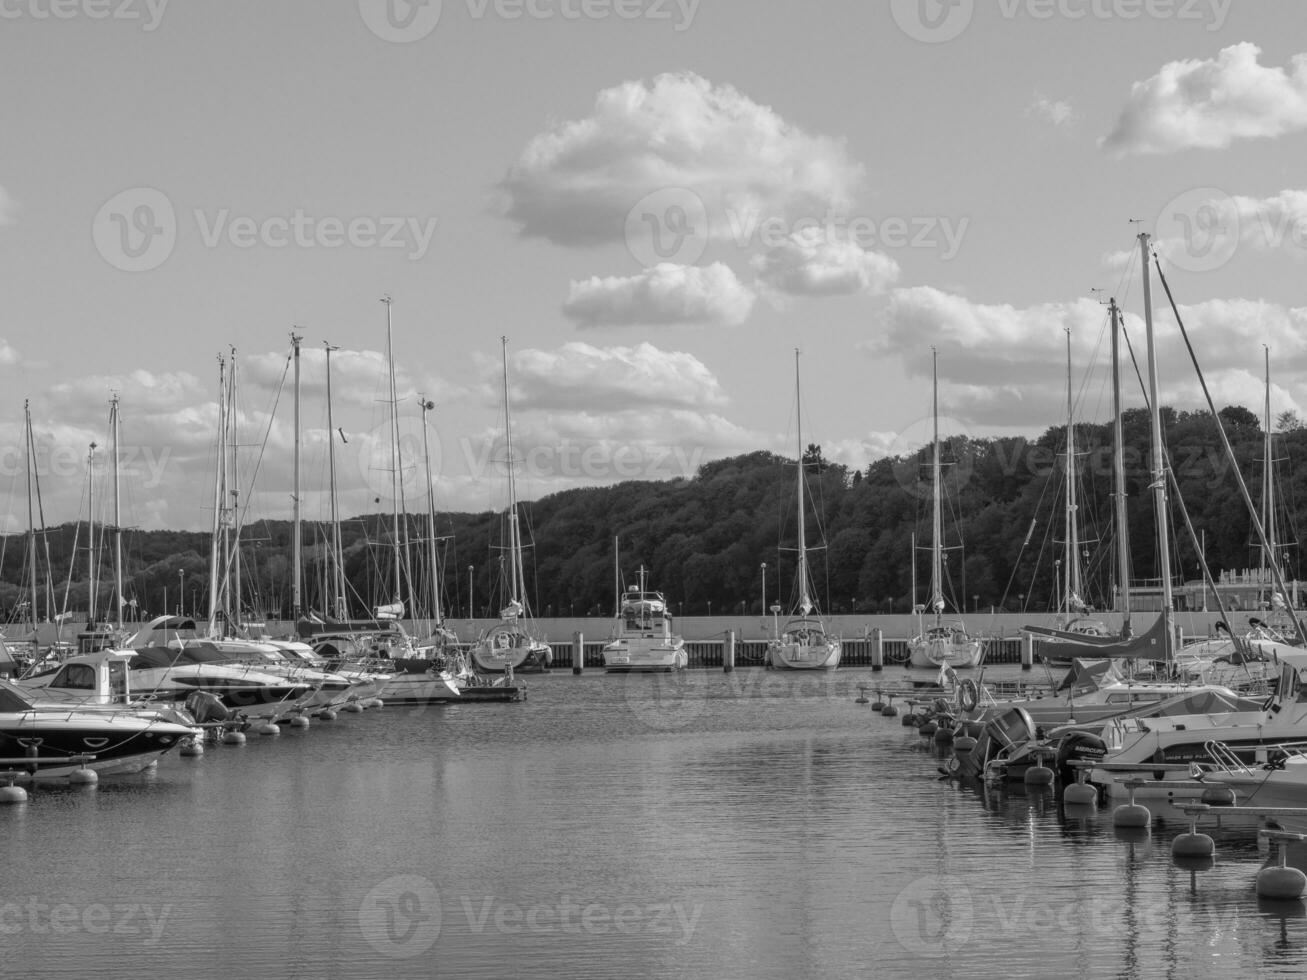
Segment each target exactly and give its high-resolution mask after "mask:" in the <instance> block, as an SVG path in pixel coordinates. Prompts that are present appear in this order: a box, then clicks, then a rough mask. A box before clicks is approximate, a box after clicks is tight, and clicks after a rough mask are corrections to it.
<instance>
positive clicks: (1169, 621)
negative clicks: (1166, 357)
mask: <svg viewBox="0 0 1307 980" xmlns="http://www.w3.org/2000/svg"><path fill="white" fill-rule="evenodd" d="M1139 250H1140V255H1141V258H1142V260H1143V267H1144V328H1145V335H1146V337H1147V341H1148V403H1149V409H1150V414H1151V416H1152V429H1151V436H1152V437H1151V442H1152V447H1151V448H1152V459H1151V469H1152V472H1151V474H1150V475H1151V487H1152V491H1153V512H1154V517H1155V519H1156V521H1157V550H1158V556H1157V562H1158V572H1159V574H1160V575H1161V577H1162V619H1163V621H1164V623H1165V624H1166V629H1165V635H1166V645H1165V647H1164V648H1163V652H1164V654H1165V660H1166V661H1167V662H1168V663H1169V662H1170V661H1171V659H1172V657H1173V651H1174V647H1175V613H1174V607H1173V605H1172V598H1171V535H1170V530H1169V528H1168V526H1167V512H1166V468H1167V467H1166V447H1165V445H1164V444H1163V443H1162V406H1161V403H1160V402H1159V401H1158V400H1157V388H1158V384H1157V347H1156V343H1155V342H1154V338H1153V290H1152V276H1151V274H1150V273H1149V269H1148V233H1147V232H1141V233H1140V235H1139Z"/></svg>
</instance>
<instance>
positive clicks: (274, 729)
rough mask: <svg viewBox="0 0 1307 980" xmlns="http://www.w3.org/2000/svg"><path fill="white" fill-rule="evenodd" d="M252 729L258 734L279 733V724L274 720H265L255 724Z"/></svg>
mask: <svg viewBox="0 0 1307 980" xmlns="http://www.w3.org/2000/svg"><path fill="white" fill-rule="evenodd" d="M254 731H255V732H257V733H258V734H259V735H280V734H281V726H280V725H278V724H277V723H276V722H275V721H265V722H262V723H261V724H259V725H258V726H256V727H255V729H254Z"/></svg>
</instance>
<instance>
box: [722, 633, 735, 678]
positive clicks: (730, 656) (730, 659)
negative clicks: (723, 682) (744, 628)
mask: <svg viewBox="0 0 1307 980" xmlns="http://www.w3.org/2000/svg"><path fill="white" fill-rule="evenodd" d="M734 669H735V630H727V631H726V644H725V646H723V647H722V673H723V674H729V673H730V672H731V671H733V670H734Z"/></svg>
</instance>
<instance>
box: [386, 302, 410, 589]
mask: <svg viewBox="0 0 1307 980" xmlns="http://www.w3.org/2000/svg"><path fill="white" fill-rule="evenodd" d="M381 302H383V303H385V304H386V366H387V371H388V375H389V386H390V496H391V506H390V523H391V527H390V533H391V536H392V541H393V543H394V546H395V547H394V555H395V557H394V566H395V567H394V574H395V601H396V602H401V601H403V594H404V580H403V576H402V569H401V565H400V537H399V406H398V404H396V400H395V348H394V342H393V338H392V335H391V315H390V305H391V301H390V297H389V296H383V297H382V298H381Z"/></svg>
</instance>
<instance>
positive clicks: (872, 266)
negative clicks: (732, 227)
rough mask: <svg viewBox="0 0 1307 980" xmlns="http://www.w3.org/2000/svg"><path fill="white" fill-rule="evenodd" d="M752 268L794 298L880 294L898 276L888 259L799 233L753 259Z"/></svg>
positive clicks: (894, 264)
mask: <svg viewBox="0 0 1307 980" xmlns="http://www.w3.org/2000/svg"><path fill="white" fill-rule="evenodd" d="M753 268H754V271H755V272H756V273H757V274H758V277H759V279H760V280H761V281H762V282H763V283H765V284H766V285H768V286H771V287H772V288H774V289H779V290H780V291H781V292H785V293H790V294H791V295H795V296H831V295H839V294H849V293H872V294H880V293H883V292H884V291H885V290H886V289H887V288H889V286H890V285H891V284H893V282H894V281H895V280H896V279H898V276H899V265H898V263H897V262H895V261H894V260H893V259H892V258H890V257H889V256H887V255H882V254H881V253H879V252H872V251H869V250H867V249H864V248H862V247H861V246H860V245H859V244H858V243H857V242H855V241H852V240H850V239H842V240H830V239H827V238H825V237H824V236H822V235H821V234H820V233H816V234H811V233H809V234H805V233H798V232H796V233H795V234H793V235H791V236H790V238H789V241H787V242H786V243H785V244H784V245H783V246H781V247H780V248H774V249H771V250H770V251H768V252H767V253H766V254H764V255H757V256H754V259H753Z"/></svg>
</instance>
